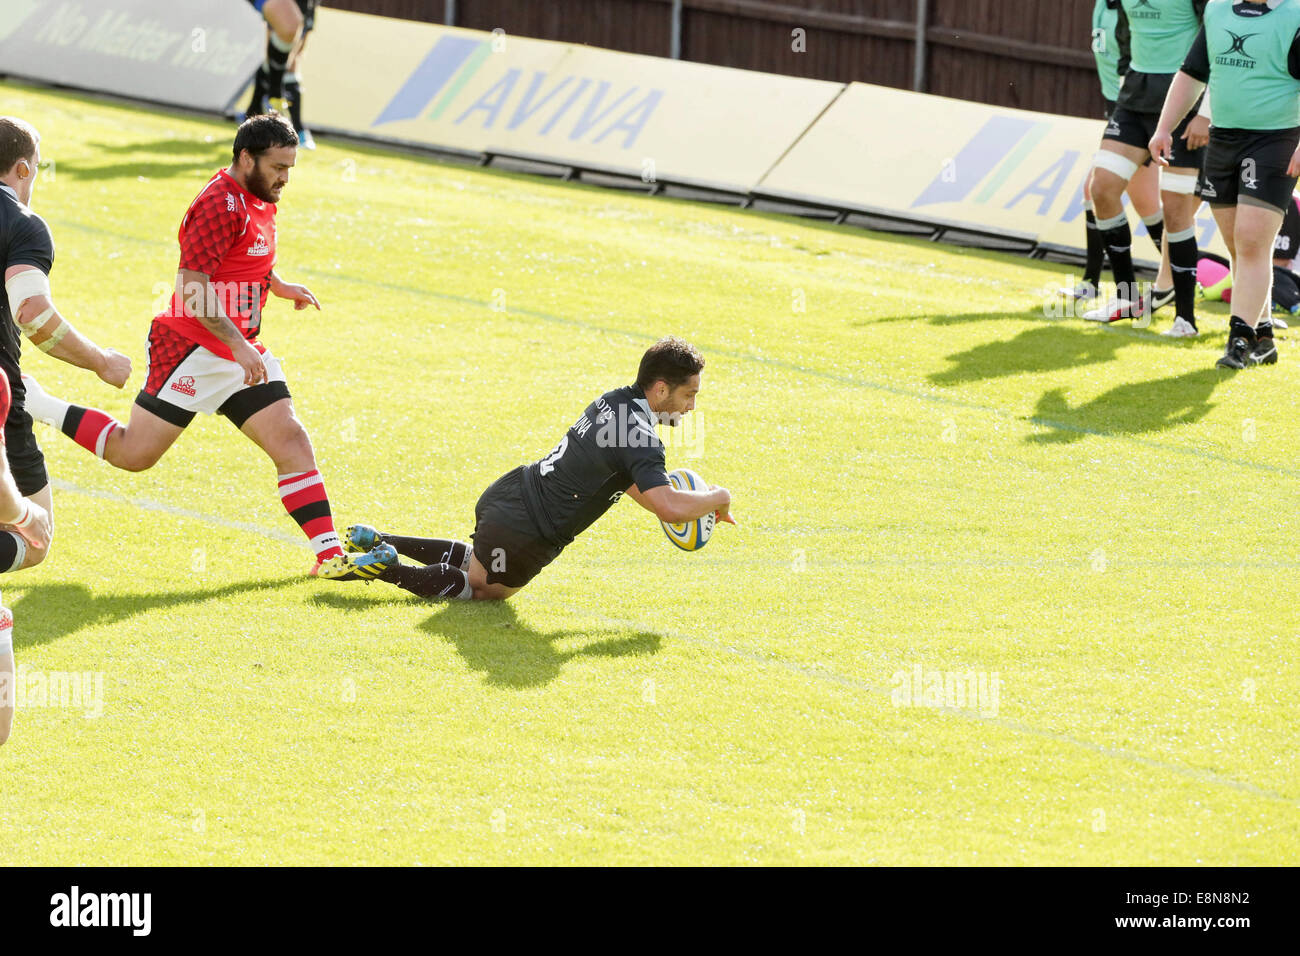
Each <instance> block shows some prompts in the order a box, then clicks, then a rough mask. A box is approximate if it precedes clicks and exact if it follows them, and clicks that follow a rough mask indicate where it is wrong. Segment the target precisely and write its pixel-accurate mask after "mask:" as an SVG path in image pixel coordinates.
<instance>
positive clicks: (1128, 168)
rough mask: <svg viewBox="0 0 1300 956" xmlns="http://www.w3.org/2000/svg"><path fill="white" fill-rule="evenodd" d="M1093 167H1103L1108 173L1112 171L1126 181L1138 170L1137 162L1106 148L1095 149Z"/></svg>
mask: <svg viewBox="0 0 1300 956" xmlns="http://www.w3.org/2000/svg"><path fill="white" fill-rule="evenodd" d="M1092 168H1093V169H1104V170H1106V171H1107V172H1109V173H1114V174H1115V175H1116V176H1118V177H1119V178H1120V179H1122V180H1124V182H1128V181H1129V180H1130V179H1132V178H1133V176H1134V175H1135V174H1136V173H1137V171H1138V164H1137V163H1135V162H1133V160H1131V159H1129V158H1128V157H1126V156H1121V155H1120V154H1119V153H1112V152H1111V151H1110V150H1108V149H1099V150H1097V155H1096V156H1094V157H1093V158H1092Z"/></svg>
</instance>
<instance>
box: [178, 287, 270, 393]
mask: <svg viewBox="0 0 1300 956" xmlns="http://www.w3.org/2000/svg"><path fill="white" fill-rule="evenodd" d="M176 292H177V294H178V295H179V296H180V300H181V304H182V305H183V307H184V309H185V311H186V313H187V314H189V315H192V316H193V317H194V318H196V319H198V320H199V321H200V322H202V323H203V327H204V328H205V329H207V330H208V331H209V332H211V333H212V334H213V335H215V336H216V337H217V339H218V340H219V341H220V342H222V343H223V344H224V345H225V346H226V347H227V348H228V349H230V354H231V355H233V356H234V357H235V361H236V362H237V363H238V364H239V367H240V368H242V369H243V370H244V384H245V385H258V384H260V383H261V382H265V381H266V363H265V362H263V361H262V356H261V354H260V353H259V352H258V351H257V349H255V348H253V347H252V346H251V345H249V344H248V339H246V338H244V336H243V335H242V334H240V331H239V329H237V328H236V327H235V323H234V322H232V321H230V318H229V316H227V315H226V311H225V309H224V308H223V307H222V305H221V299H220V297H219V296H218V295H217V292H216V290H215V289H213V288H212V283H211V282H210V281H209V279H208V277H207V275H206V274H204V273H202V272H195V271H194V270H193V269H181V270H180V271H179V272H177V273H176Z"/></svg>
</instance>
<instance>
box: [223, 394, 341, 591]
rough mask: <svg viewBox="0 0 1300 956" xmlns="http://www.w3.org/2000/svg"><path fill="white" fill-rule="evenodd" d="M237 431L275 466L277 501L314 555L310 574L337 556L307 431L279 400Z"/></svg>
mask: <svg viewBox="0 0 1300 956" xmlns="http://www.w3.org/2000/svg"><path fill="white" fill-rule="evenodd" d="M240 431H242V432H243V433H244V434H245V435H247V436H248V437H249V438H250V439H252V440H253V442H254V443H255V444H256V445H257V446H258V447H259V448H261V449H262V450H263V451H264V452H266V454H267V455H268V456H269V457H270V459H271V461H273V462H274V463H275V469H276V474H277V476H278V478H279V492H280V501H281V502H282V503H283V504H284V509H285V511H287V512H289V517H291V518H293V520H294V521H296V522H297V523H298V526H299V527H300V528H302V532H303V534H305V535H306V536H307V540H308V542H309V543H310V544H311V548H312V550H313V551H314V552H316V562H317V567H316V568H314V569H313V573H314V572H315V571H316V570H318V569H319V567H320V564H321V563H322V562H324V561H328V560H329V559H331V558H335V557H339V556H341V555H342V554H343V549H342V548H341V547H340V545H339V536H338V533H337V532H336V531H335V530H334V516H333V513H332V512H331V510H330V502H329V496H328V495H327V494H326V492H325V481H324V479H323V478H321V475H320V471H319V470H318V469H317V468H316V452H315V451H314V450H313V448H312V445H311V438H310V437H309V436H308V435H307V429H305V428H304V427H303V425H302V422H300V421H299V420H298V416H297V415H295V414H294V411H293V400H292V399H288V398H282V399H280V400H279V401H277V402H274V403H273V404H271V405H268V406H267V407H266V408H263V409H262V410H261V411H259V412H255V413H254V414H253V415H251V416H250V417H249V419H248V421H246V422H244V424H243V426H242V427H241V429H240Z"/></svg>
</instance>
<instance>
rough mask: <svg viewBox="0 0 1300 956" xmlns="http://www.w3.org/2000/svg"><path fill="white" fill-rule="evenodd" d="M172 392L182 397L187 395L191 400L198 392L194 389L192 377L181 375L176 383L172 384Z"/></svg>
mask: <svg viewBox="0 0 1300 956" xmlns="http://www.w3.org/2000/svg"><path fill="white" fill-rule="evenodd" d="M172 391H173V392H180V393H181V394H182V395H188V396H189V397H190V398H193V397H194V396H195V395H196V394H197V392H198V390H197V389H196V388H195V387H194V376H193V375H182V376H181V377H180V378H178V379H177V380H176V381H174V382H172Z"/></svg>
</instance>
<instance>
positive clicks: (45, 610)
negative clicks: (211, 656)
mask: <svg viewBox="0 0 1300 956" xmlns="http://www.w3.org/2000/svg"><path fill="white" fill-rule="evenodd" d="M302 581H303V577H302V575H295V576H293V577H288V578H279V579H275V580H270V581H244V582H241V583H239V584H227V585H223V586H222V587H213V588H189V589H185V590H178V591H155V592H152V593H147V594H107V595H96V594H95V593H93V592H92V591H91V590H90V589H89V588H88V587H86V586H85V585H84V584H34V585H32V586H31V587H29V588H27V589H26V590H25V591H24V592H23V593H22V596H21V597H19V598H18V600H17V601H15V602H14V603H13V605H12V607H13V614H14V648H15V649H18V650H21V649H22V648H25V647H36V646H37V645H40V644H49V643H50V642H52V641H57V640H58V639H59V638H62V637H67V636H68V635H70V634H75V633H77V632H78V631H80V630H83V629H85V628H88V627H106V626H109V625H112V624H116V623H118V622H119V621H124V620H126V619H127V618H130V617H134V616H135V615H137V614H144V613H147V612H149V611H153V610H156V609H157V608H164V607H176V606H177V605H182V604H199V603H202V602H203V601H210V600H212V599H214V598H224V597H230V596H232V595H235V594H245V593H247V592H249V591H270V590H275V589H277V588H283V587H288V586H290V585H293V584H301V583H302Z"/></svg>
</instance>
